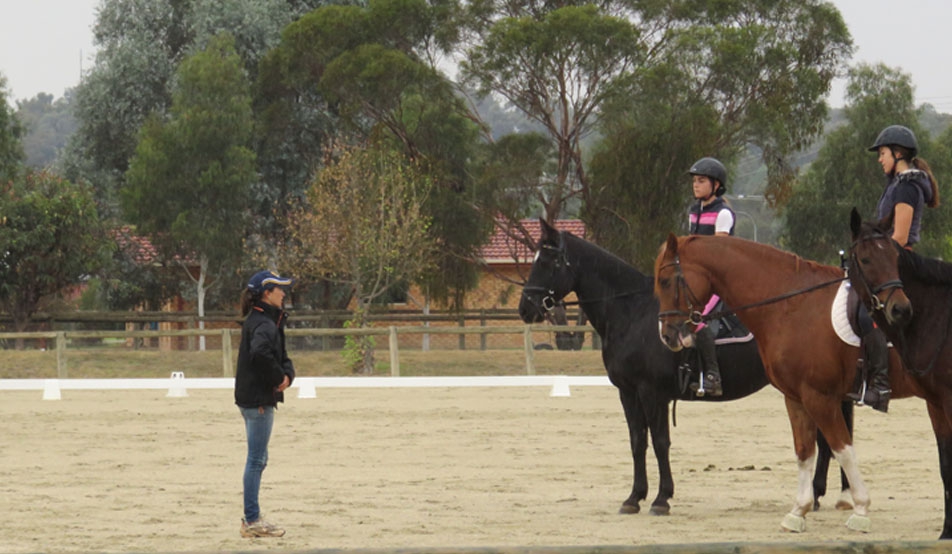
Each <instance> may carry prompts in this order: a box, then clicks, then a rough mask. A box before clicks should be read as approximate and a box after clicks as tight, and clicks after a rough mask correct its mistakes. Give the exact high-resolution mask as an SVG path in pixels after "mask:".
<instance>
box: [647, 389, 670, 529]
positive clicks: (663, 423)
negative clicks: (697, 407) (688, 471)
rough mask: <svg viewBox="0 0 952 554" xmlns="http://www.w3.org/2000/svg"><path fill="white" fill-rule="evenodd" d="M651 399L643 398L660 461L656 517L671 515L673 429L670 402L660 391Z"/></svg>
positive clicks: (654, 447) (652, 442)
mask: <svg viewBox="0 0 952 554" xmlns="http://www.w3.org/2000/svg"><path fill="white" fill-rule="evenodd" d="M646 396H649V398H642V402H641V405H642V406H643V407H644V411H645V414H646V416H647V418H648V428H649V429H650V430H651V446H652V448H653V449H654V453H655V458H657V460H658V480H659V483H658V496H657V497H655V499H654V502H652V503H651V512H650V513H651V514H652V515H656V516H663V515H668V514H669V513H671V505H670V504H668V500H670V499H671V497H672V496H674V478H673V477H672V476H671V459H670V453H671V428H670V427H669V425H668V404H669V403H668V402H666V401H664V400H662V399H661V396H662V395H661V394H660V393H659V392H658V391H651V392H650V393H648V395H646Z"/></svg>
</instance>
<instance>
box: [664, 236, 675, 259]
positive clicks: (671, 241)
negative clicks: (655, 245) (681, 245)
mask: <svg viewBox="0 0 952 554" xmlns="http://www.w3.org/2000/svg"><path fill="white" fill-rule="evenodd" d="M665 250H666V251H667V253H668V254H669V255H671V256H674V255H675V254H677V253H678V237H677V236H675V234H674V233H668V242H667V243H666V244H665Z"/></svg>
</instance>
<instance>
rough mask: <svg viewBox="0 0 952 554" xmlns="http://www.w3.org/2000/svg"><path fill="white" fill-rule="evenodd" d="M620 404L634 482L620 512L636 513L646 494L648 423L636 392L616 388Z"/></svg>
mask: <svg viewBox="0 0 952 554" xmlns="http://www.w3.org/2000/svg"><path fill="white" fill-rule="evenodd" d="M618 395H619V397H621V406H622V408H623V409H624V410H625V421H626V422H627V423H628V439H629V441H630V442H631V459H632V464H633V466H634V483H633V484H632V487H631V494H630V495H629V496H628V498H627V499H626V500H625V501H624V502H622V504H621V508H620V509H619V510H618V513H620V514H637V513H638V512H640V511H641V505H640V502H641V501H642V500H644V499H645V498H646V497H647V496H648V472H647V469H646V467H645V453H646V452H647V451H648V425H647V422H646V421H645V413H644V410H643V409H642V406H641V402H640V401H639V400H638V393H637V391H635V390H632V389H628V388H621V387H619V388H618Z"/></svg>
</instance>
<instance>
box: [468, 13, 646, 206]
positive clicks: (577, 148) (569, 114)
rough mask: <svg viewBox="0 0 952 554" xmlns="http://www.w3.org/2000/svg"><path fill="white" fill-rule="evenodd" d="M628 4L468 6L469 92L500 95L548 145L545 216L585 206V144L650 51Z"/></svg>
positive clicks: (586, 183) (586, 181)
mask: <svg viewBox="0 0 952 554" xmlns="http://www.w3.org/2000/svg"><path fill="white" fill-rule="evenodd" d="M622 4H623V3H621V2H618V3H611V2H609V3H605V4H600V5H596V4H586V3H581V2H558V3H553V4H546V5H545V6H544V7H542V6H540V5H538V4H536V3H535V2H530V1H519V2H508V3H499V2H493V1H492V0H476V1H474V2H472V3H471V4H470V5H469V9H468V14H467V16H468V22H469V27H470V29H471V31H472V32H473V34H474V35H475V38H474V40H473V41H472V42H471V44H470V45H469V47H468V48H467V52H466V57H465V59H464V60H463V62H462V63H461V65H460V67H461V72H462V76H463V79H464V82H465V83H466V84H467V85H471V86H475V87H476V88H477V89H478V91H479V92H480V93H482V94H488V93H495V94H498V95H501V96H502V97H503V98H505V99H506V100H507V101H508V102H509V103H510V104H512V105H513V106H515V107H516V108H518V109H519V110H520V111H522V112H523V113H524V114H525V115H526V116H527V117H528V118H529V119H530V120H532V121H534V122H536V123H538V124H540V125H541V126H542V127H543V128H544V129H545V130H546V132H547V133H548V134H549V136H550V137H551V140H552V143H553V145H554V149H555V154H556V164H555V173H554V174H552V175H550V176H548V177H549V179H550V180H551V182H550V183H548V186H547V187H546V194H545V195H544V206H545V216H546V219H548V220H550V221H551V220H553V219H555V218H556V217H558V215H559V213H560V211H561V210H562V208H563V204H564V203H565V202H567V201H569V200H571V199H573V198H575V197H579V198H581V199H582V200H583V201H585V200H587V199H588V198H587V196H588V189H587V185H588V178H587V175H586V171H585V164H584V159H583V152H582V140H583V138H585V137H586V135H588V134H589V133H590V132H591V131H592V130H593V128H594V125H595V124H596V123H597V121H598V114H599V109H600V107H601V104H602V102H603V100H604V99H605V98H606V95H607V94H608V93H609V91H610V90H611V86H612V83H613V81H614V80H615V79H617V78H619V77H622V76H624V75H627V74H628V73H630V72H631V71H633V70H635V69H636V68H637V67H639V66H640V65H642V64H643V63H644V61H645V60H646V58H647V56H648V50H647V48H646V46H647V45H646V43H645V40H644V37H643V36H642V32H641V29H639V28H638V26H636V24H635V23H633V22H632V20H631V19H628V18H626V17H624V15H621V13H620V12H623V11H624V10H623V5H622Z"/></svg>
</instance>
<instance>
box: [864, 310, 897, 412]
mask: <svg viewBox="0 0 952 554" xmlns="http://www.w3.org/2000/svg"><path fill="white" fill-rule="evenodd" d="M863 350H864V353H865V356H866V362H865V364H866V375H867V379H868V383H867V386H866V395H865V396H864V397H863V403H864V404H867V405H869V406H870V407H871V408H873V409H874V410H879V411H880V412H885V411H887V410H888V409H889V397H890V395H891V393H892V390H891V389H890V388H889V352H888V350H887V346H886V336H885V335H883V332H882V331H880V330H879V329H873V330H872V331H871V332H870V333H867V334H866V336H864V337H863Z"/></svg>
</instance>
